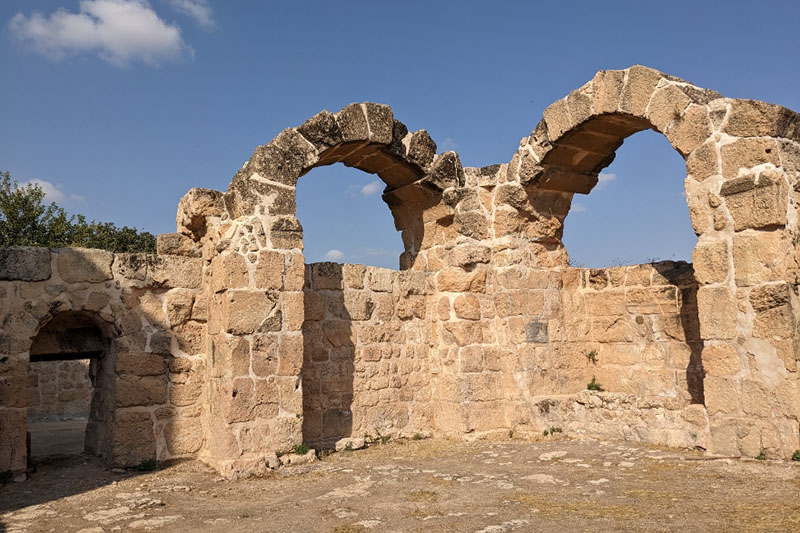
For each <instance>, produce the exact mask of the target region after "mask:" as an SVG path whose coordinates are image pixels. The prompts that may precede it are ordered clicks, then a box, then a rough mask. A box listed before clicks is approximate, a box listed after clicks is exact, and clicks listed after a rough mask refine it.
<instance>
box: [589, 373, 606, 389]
mask: <svg viewBox="0 0 800 533" xmlns="http://www.w3.org/2000/svg"><path fill="white" fill-rule="evenodd" d="M586 390H594V391H598V392H602V391H603V387H601V386H600V384H599V383H598V382H597V379H596V378H595V377H594V376H592V381H590V382H589V383H587V384H586Z"/></svg>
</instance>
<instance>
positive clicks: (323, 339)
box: [302, 263, 432, 447]
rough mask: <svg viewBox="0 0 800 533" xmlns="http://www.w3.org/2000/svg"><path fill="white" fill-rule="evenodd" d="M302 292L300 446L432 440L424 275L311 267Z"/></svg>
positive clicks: (356, 267) (328, 265)
mask: <svg viewBox="0 0 800 533" xmlns="http://www.w3.org/2000/svg"><path fill="white" fill-rule="evenodd" d="M304 292H305V322H304V323H303V339H304V349H303V370H302V378H303V440H304V441H305V442H307V443H308V444H309V445H312V446H315V447H333V446H334V445H335V443H336V441H338V440H341V439H348V438H350V437H354V438H366V439H368V440H370V439H377V438H378V437H381V436H389V437H398V436H405V437H410V436H413V435H414V434H415V433H421V434H428V433H430V430H431V423H432V416H431V415H432V409H431V391H430V382H429V361H428V359H429V358H428V351H429V349H430V334H429V326H428V322H427V320H426V314H427V305H426V294H425V293H426V280H425V275H424V274H423V273H421V272H411V271H405V272H399V271H394V270H388V269H383V268H375V267H365V266H363V265H339V264H336V263H316V264H311V265H307V266H306V284H305V288H304Z"/></svg>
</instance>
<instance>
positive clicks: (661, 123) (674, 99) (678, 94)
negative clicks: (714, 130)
mask: <svg viewBox="0 0 800 533" xmlns="http://www.w3.org/2000/svg"><path fill="white" fill-rule="evenodd" d="M691 103H692V100H691V98H689V97H688V96H687V95H686V94H685V93H684V92H683V91H682V90H681V89H680V88H679V87H678V86H677V85H671V84H670V85H666V86H664V87H660V88H657V89H656V91H655V92H654V93H653V97H652V98H651V99H650V103H649V104H648V105H647V118H648V119H650V122H651V123H652V124H653V126H655V128H656V129H657V130H658V131H666V130H667V126H669V125H670V124H671V123H677V122H678V120H679V119H680V118H681V115H682V114H683V112H684V110H686V108H687V107H689V104H691ZM709 129H710V128H709ZM676 148H677V146H676Z"/></svg>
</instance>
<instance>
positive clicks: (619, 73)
mask: <svg viewBox="0 0 800 533" xmlns="http://www.w3.org/2000/svg"><path fill="white" fill-rule="evenodd" d="M624 85H625V71H624V70H601V71H600V72H598V73H597V74H595V76H594V79H593V80H592V86H593V88H594V90H593V91H592V99H593V102H592V108H593V109H594V112H595V113H597V114H601V113H614V112H615V111H616V110H617V108H618V107H619V100H620V96H621V94H622V88H623V87H624Z"/></svg>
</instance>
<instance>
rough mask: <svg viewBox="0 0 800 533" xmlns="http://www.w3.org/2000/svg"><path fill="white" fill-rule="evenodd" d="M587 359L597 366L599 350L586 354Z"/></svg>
mask: <svg viewBox="0 0 800 533" xmlns="http://www.w3.org/2000/svg"><path fill="white" fill-rule="evenodd" d="M586 359H588V360H589V362H591V363H592V364H593V365H596V364H597V350H592V351H590V352H589V353H587V354H586Z"/></svg>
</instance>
